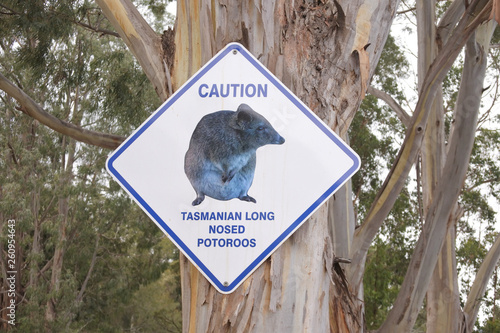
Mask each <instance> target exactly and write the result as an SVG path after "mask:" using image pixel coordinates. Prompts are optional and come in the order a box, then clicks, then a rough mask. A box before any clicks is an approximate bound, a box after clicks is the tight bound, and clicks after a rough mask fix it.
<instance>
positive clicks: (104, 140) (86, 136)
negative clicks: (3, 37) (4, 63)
mask: <svg viewBox="0 0 500 333" xmlns="http://www.w3.org/2000/svg"><path fill="white" fill-rule="evenodd" d="M0 89H1V90H3V91H5V92H6V93H7V94H8V95H10V96H11V97H13V98H15V99H16V100H17V101H18V103H19V104H20V105H21V108H22V111H23V112H24V113H26V114H27V115H29V116H30V117H32V118H34V119H36V120H38V121H39V122H40V123H42V124H44V125H45V126H47V127H50V128H51V129H53V130H54V131H56V132H59V133H61V134H64V135H67V136H69V137H71V138H73V139H75V140H78V141H81V142H84V143H88V144H91V145H94V146H99V147H102V148H107V149H115V148H116V147H118V146H119V145H120V144H121V143H122V142H123V140H125V138H124V137H122V136H118V135H112V134H105V133H101V132H96V131H90V130H86V129H83V128H81V127H78V126H76V125H74V124H72V123H69V122H67V121H64V120H61V119H59V118H57V117H54V116H53V115H51V114H50V113H48V112H46V111H45V110H44V109H43V108H42V107H41V106H40V105H38V104H37V103H36V102H35V101H34V100H33V99H31V97H29V96H28V95H26V93H25V92H24V91H22V90H21V89H20V88H18V87H17V86H16V85H14V84H13V83H12V82H11V81H9V80H8V79H7V78H6V77H5V76H3V75H2V74H1V73H0Z"/></svg>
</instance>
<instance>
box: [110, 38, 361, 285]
mask: <svg viewBox="0 0 500 333" xmlns="http://www.w3.org/2000/svg"><path fill="white" fill-rule="evenodd" d="M233 50H236V51H238V52H240V53H241V54H242V55H243V56H244V57H245V59H247V60H248V61H249V62H250V63H251V64H252V65H253V66H254V67H255V68H256V69H257V70H259V72H260V73H262V74H263V75H264V76H265V77H266V78H267V79H268V80H269V82H271V83H272V84H273V85H274V86H275V87H276V88H277V89H278V90H280V91H281V92H282V93H283V94H284V95H285V96H286V97H287V98H288V99H289V100H290V101H291V102H292V103H293V104H294V105H295V106H296V107H297V108H298V109H299V110H300V111H302V112H303V113H304V115H306V116H307V117H308V118H309V119H310V120H311V121H312V122H313V123H314V124H316V126H318V128H319V129H320V130H322V131H323V133H325V135H327V136H328V137H329V138H330V139H331V140H332V141H333V142H335V144H336V145H337V146H339V147H340V148H341V149H342V150H343V151H344V153H345V154H346V155H348V156H349V157H350V158H351V159H352V161H353V166H352V167H351V168H350V169H349V170H347V172H345V173H344V174H343V175H342V177H340V179H338V180H337V181H336V182H335V183H334V184H333V185H332V186H331V187H330V188H328V190H327V191H326V192H325V193H323V195H321V196H320V197H319V198H318V199H317V200H316V201H315V202H314V203H313V204H312V205H311V206H310V207H309V208H308V209H307V210H306V211H305V212H304V213H303V214H302V215H300V216H299V217H298V218H297V219H296V220H295V221H294V222H293V223H292V224H291V225H290V226H289V227H288V228H287V229H286V230H285V231H284V232H283V233H282V234H281V235H280V236H279V237H278V238H277V239H276V240H275V241H274V242H273V243H271V245H269V247H268V248H266V249H265V250H264V252H262V254H261V255H259V256H258V257H257V258H256V259H255V260H254V261H253V262H252V263H251V264H250V265H249V266H248V267H247V268H246V269H245V270H244V271H243V272H242V273H241V274H240V275H239V276H238V277H237V278H236V279H235V280H234V281H233V282H231V283H230V284H229V285H227V286H224V284H223V283H222V282H221V281H219V280H218V279H217V278H216V277H215V276H214V274H213V273H212V272H211V271H210V270H209V269H208V268H207V267H206V266H205V265H204V264H203V263H202V262H201V261H200V260H199V259H198V257H196V255H194V253H193V252H192V251H191V250H190V249H189V247H187V246H186V244H184V243H183V242H182V240H181V239H180V238H179V237H178V236H177V235H176V234H175V233H174V232H173V231H172V229H170V228H169V227H168V225H167V224H166V223H165V221H163V220H162V218H161V217H160V216H158V214H157V213H156V212H155V211H154V210H153V209H152V208H151V207H150V206H149V205H148V203H147V202H146V201H145V200H144V199H143V198H142V197H141V196H140V195H139V193H137V192H136V191H135V190H134V189H133V188H132V186H130V184H129V183H128V182H127V181H126V180H125V179H124V178H123V177H122V175H121V174H120V173H119V172H118V171H117V170H116V169H115V167H114V166H113V163H114V161H115V160H116V159H117V158H118V157H119V156H120V155H121V154H122V153H123V152H124V151H125V150H126V149H127V148H128V147H129V146H130V145H131V144H132V143H134V141H135V140H136V139H137V138H138V137H139V136H141V134H142V133H144V131H145V130H147V129H148V128H149V126H151V124H153V123H154V122H155V121H156V120H157V119H158V118H159V117H160V116H161V115H162V114H163V113H164V112H165V111H166V110H167V109H168V108H169V107H170V106H171V105H172V104H174V103H175V102H176V101H177V100H178V99H179V98H180V97H181V96H182V95H183V94H184V93H185V92H186V91H187V90H189V89H190V88H191V87H192V86H193V85H194V84H195V83H196V82H198V81H199V80H200V79H201V78H202V77H203V76H204V75H205V74H206V73H207V72H208V71H209V70H210V69H212V67H214V66H215V65H216V64H217V63H218V62H219V61H220V60H221V59H223V58H224V57H225V56H226V55H227V54H228V53H230V52H232V51H233ZM106 166H107V168H108V171H109V172H110V173H111V174H112V175H113V176H114V177H115V179H116V180H117V181H118V182H120V183H121V185H122V186H123V187H124V188H125V189H126V190H127V191H128V192H129V193H130V194H131V195H132V196H133V197H134V198H135V199H136V201H137V202H138V203H139V204H140V205H141V206H142V207H143V209H145V210H146V211H147V212H148V213H149V215H150V216H151V217H152V218H154V219H155V220H156V222H157V223H158V224H159V225H160V226H161V227H162V228H163V230H164V231H165V232H166V233H167V234H168V235H169V236H170V238H171V239H172V240H173V241H174V242H175V243H176V244H177V246H178V247H179V248H180V249H181V250H182V251H183V252H184V254H185V255H186V256H187V257H188V258H189V259H190V260H191V261H192V262H193V263H194V264H195V265H196V266H198V268H199V269H200V270H201V271H202V272H203V273H204V274H205V276H206V277H207V278H208V279H209V280H210V281H211V282H212V284H214V286H216V287H217V289H219V290H220V291H221V292H223V293H230V292H232V291H233V290H234V289H236V287H238V286H239V284H240V283H242V282H243V280H244V279H245V278H246V277H247V276H248V275H249V274H250V273H251V272H252V271H253V270H255V269H256V268H257V267H258V266H259V265H260V264H261V263H262V262H263V261H264V260H265V259H266V258H267V257H269V256H270V255H271V254H272V253H273V252H274V250H276V248H277V247H278V246H279V245H280V244H281V243H282V242H284V241H285V240H286V239H287V238H288V237H289V236H290V235H291V234H292V233H293V232H294V231H295V230H296V229H297V228H298V227H299V226H300V225H301V224H302V223H303V222H305V220H306V219H307V218H308V217H309V216H310V215H311V214H312V213H313V212H314V211H315V210H316V209H317V208H319V206H320V205H321V204H322V203H323V202H324V201H326V200H327V199H328V198H329V197H330V196H331V195H332V194H333V193H334V192H335V191H336V190H337V189H338V188H339V187H340V186H341V185H342V184H344V183H345V182H346V181H347V180H348V179H349V178H350V177H351V176H352V175H354V173H356V171H357V170H358V169H359V166H360V160H359V157H358V156H357V155H356V153H354V152H353V151H352V150H351V149H350V148H349V147H348V146H346V144H345V143H344V142H343V141H342V140H340V139H339V138H338V137H337V136H336V135H335V134H333V132H332V131H331V130H330V129H329V128H328V127H327V126H326V125H325V124H324V123H323V122H322V121H321V120H319V119H318V118H317V117H316V116H315V115H314V114H312V112H311V111H310V110H309V109H308V108H307V107H306V106H305V105H304V104H303V103H302V102H301V101H300V100H299V99H298V98H297V97H296V96H295V95H293V94H292V92H291V91H290V90H288V88H287V87H285V86H284V85H283V83H281V82H280V81H279V80H278V79H277V78H276V77H275V76H274V75H273V74H272V73H270V72H269V71H268V70H267V69H266V68H265V67H264V66H263V65H262V64H261V63H260V62H259V61H258V60H257V59H255V58H254V57H253V56H252V55H251V54H250V53H249V52H248V51H247V50H246V49H245V48H244V47H243V46H242V45H241V44H238V43H231V44H229V45H228V46H226V48H225V49H223V50H222V51H221V52H220V53H219V54H217V55H216V56H215V57H214V58H213V59H212V60H210V61H209V62H208V63H207V64H206V65H205V66H204V67H203V68H201V69H200V70H199V71H198V72H197V73H196V74H195V75H194V76H193V77H192V78H191V79H189V80H188V81H187V82H186V83H185V84H184V85H183V86H182V87H181V88H180V89H179V90H178V91H177V92H176V93H175V94H174V95H172V96H171V97H170V98H169V99H168V100H167V101H166V102H165V103H164V104H163V105H162V106H161V107H160V108H159V109H158V110H157V111H156V113H154V114H153V115H152V116H151V117H150V118H149V119H148V120H147V121H146V122H145V123H144V124H143V125H141V127H139V129H138V130H137V131H136V132H135V133H133V134H132V136H131V137H129V138H128V139H127V140H126V141H125V142H124V143H123V144H122V145H121V146H120V147H118V149H117V150H115V151H114V152H113V153H112V154H111V155H110V157H109V158H108V160H107V162H106Z"/></svg>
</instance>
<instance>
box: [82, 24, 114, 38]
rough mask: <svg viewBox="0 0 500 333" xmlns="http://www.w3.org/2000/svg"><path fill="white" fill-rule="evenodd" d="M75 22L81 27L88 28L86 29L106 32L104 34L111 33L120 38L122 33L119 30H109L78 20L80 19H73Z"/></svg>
mask: <svg viewBox="0 0 500 333" xmlns="http://www.w3.org/2000/svg"><path fill="white" fill-rule="evenodd" d="M73 22H74V23H75V24H77V25H79V26H81V27H84V28H86V29H89V30H92V31H95V32H99V33H101V34H104V35H110V36H115V37H118V38H120V35H119V34H118V33H117V32H114V31H111V30H107V29H101V28H96V27H93V26H91V25H90V24H86V23H83V22H78V21H73Z"/></svg>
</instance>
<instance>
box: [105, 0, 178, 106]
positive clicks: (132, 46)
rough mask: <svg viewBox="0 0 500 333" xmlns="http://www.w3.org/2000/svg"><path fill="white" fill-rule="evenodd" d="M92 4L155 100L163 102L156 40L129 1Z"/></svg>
mask: <svg viewBox="0 0 500 333" xmlns="http://www.w3.org/2000/svg"><path fill="white" fill-rule="evenodd" d="M96 2H97V4H98V5H99V7H101V9H102V11H103V13H104V15H105V16H106V18H107V19H108V20H109V22H110V23H111V24H112V25H113V27H114V28H115V29H116V31H117V32H118V34H119V35H120V37H121V38H122V40H123V41H124V42H125V44H127V47H128V48H129V50H130V51H131V52H132V54H133V55H134V56H135V58H136V59H137V61H138V62H139V64H140V65H141V67H142V70H143V71H144V73H145V74H146V76H147V77H148V79H149V81H150V82H151V83H152V84H153V87H154V88H155V90H156V93H157V94H158V96H159V97H160V98H161V100H162V101H165V100H166V99H167V98H168V96H169V92H168V80H167V76H166V73H165V69H164V66H163V50H162V45H161V38H160V36H159V35H157V34H156V33H155V32H154V31H153V29H151V27H150V26H149V25H148V23H147V22H146V20H145V19H144V18H143V17H142V15H141V14H140V13H139V11H138V10H137V8H135V6H134V5H133V4H132V2H131V1H130V0H96Z"/></svg>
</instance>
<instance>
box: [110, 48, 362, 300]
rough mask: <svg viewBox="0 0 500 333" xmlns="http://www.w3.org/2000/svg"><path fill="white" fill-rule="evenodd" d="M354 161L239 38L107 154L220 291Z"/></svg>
mask: <svg viewBox="0 0 500 333" xmlns="http://www.w3.org/2000/svg"><path fill="white" fill-rule="evenodd" d="M359 165H360V161H359V157H358V156H357V155H356V153H355V152H353V151H352V150H351V149H350V148H349V147H348V146H347V145H346V144H345V143H344V142H342V140H341V139H339V137H338V136H337V135H336V134H335V133H333V132H332V131H331V130H330V128H328V127H327V126H326V125H324V123H323V122H322V121H321V120H320V119H319V118H318V117H317V116H316V115H315V114H314V113H313V112H312V111H311V110H309V109H308V108H307V106H305V105H304V104H303V103H302V102H301V101H300V100H298V98H297V97H296V96H295V95H294V94H293V93H292V92H290V91H289V90H288V89H287V88H286V87H285V86H284V85H283V84H282V83H281V82H280V81H279V80H278V79H277V78H276V77H275V76H274V75H273V74H271V73H270V72H269V71H268V70H267V69H266V68H264V67H263V65H262V64H261V63H260V62H259V61H258V60H257V59H256V58H255V57H253V56H252V55H251V54H250V53H249V52H248V51H247V50H246V49H245V48H244V47H243V46H242V45H240V44H236V43H232V44H229V45H228V46H226V48H225V49H223V50H222V51H221V52H219V53H218V54H217V55H216V56H215V57H214V58H213V59H212V60H210V61H209V62H208V63H207V64H206V65H205V66H204V67H203V68H201V69H200V70H199V71H198V72H197V73H196V74H195V75H194V76H193V77H192V78H191V79H190V80H189V81H188V82H186V83H185V84H184V85H183V86H182V87H181V88H180V89H179V90H178V91H177V92H176V93H175V94H173V95H172V96H171V97H170V98H169V99H168V100H167V101H166V102H165V103H164V104H163V105H162V106H161V107H160V108H159V109H158V110H157V111H156V112H155V113H154V114H153V115H151V117H149V119H147V120H146V121H145V122H144V123H143V124H142V125H141V126H140V127H139V128H138V129H137V130H136V131H135V132H134V133H133V134H132V135H131V136H130V137H129V138H127V140H125V142H123V144H122V145H121V146H120V147H119V148H118V149H117V150H115V151H114V152H113V153H112V154H111V155H110V157H109V158H108V161H107V163H106V166H107V168H108V171H109V172H110V173H111V175H113V177H114V178H115V180H116V181H117V182H118V183H120V185H121V186H122V187H123V188H124V189H125V190H126V191H127V192H128V193H129V194H130V195H131V196H132V198H133V199H134V200H135V201H136V202H137V204H139V206H141V207H142V209H143V210H144V211H145V212H146V213H147V214H148V215H149V216H150V217H151V219H153V221H154V222H155V223H156V224H157V225H158V226H159V227H160V228H161V229H162V230H163V231H164V232H165V234H166V235H167V236H168V237H169V238H170V239H171V240H172V241H173V242H174V243H175V244H176V245H177V247H178V248H179V249H180V250H181V251H182V252H183V253H184V254H185V255H186V256H187V257H188V258H189V259H190V260H191V262H192V263H193V264H194V265H195V266H197V267H198V269H199V270H200V271H201V272H202V273H203V274H204V275H205V277H206V278H207V279H208V280H209V281H210V282H211V283H212V284H213V286H214V287H215V288H217V290H218V291H220V292H221V293H230V292H232V291H233V290H234V289H236V288H237V287H238V286H239V285H240V284H241V283H242V282H243V281H244V280H245V279H246V278H247V277H248V276H249V275H250V274H251V273H252V272H253V271H254V270H255V269H256V268H257V267H258V266H259V265H260V264H261V263H262V262H263V261H264V260H265V259H266V258H268V257H269V256H270V255H271V253H272V252H273V251H274V250H276V248H278V246H280V245H281V244H282V243H283V242H284V241H285V240H286V239H287V238H288V237H290V235H291V234H292V233H293V232H294V231H295V230H297V228H298V227H299V226H300V225H301V224H302V223H304V222H305V221H306V219H307V218H308V217H309V216H310V215H311V214H312V213H313V212H314V211H315V210H316V209H317V208H318V207H319V206H320V205H321V204H322V203H323V202H325V201H326V200H327V199H328V198H329V197H330V196H331V195H332V194H333V193H334V192H335V191H336V190H337V189H338V188H339V187H340V186H342V185H343V184H344V183H345V182H346V181H347V180H348V179H349V178H350V177H351V176H352V175H353V174H354V173H355V172H356V171H357V170H358V168H359Z"/></svg>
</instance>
